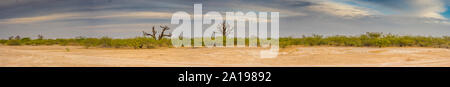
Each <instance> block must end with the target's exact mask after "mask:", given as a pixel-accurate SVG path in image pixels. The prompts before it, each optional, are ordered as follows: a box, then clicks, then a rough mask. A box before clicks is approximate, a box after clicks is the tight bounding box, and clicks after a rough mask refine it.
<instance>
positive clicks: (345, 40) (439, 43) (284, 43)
mask: <svg viewBox="0 0 450 87" xmlns="http://www.w3.org/2000/svg"><path fill="white" fill-rule="evenodd" d="M195 39H199V40H201V38H195ZM238 40H245V42H246V43H245V45H247V46H248V45H249V44H248V42H249V38H234V43H235V44H236V43H237V41H238ZM279 40H280V43H279V46H280V47H281V48H285V47H288V46H292V45H302V46H352V47H437V48H449V47H450V37H449V36H443V37H424V36H398V35H393V34H382V33H366V34H362V35H358V36H343V35H336V36H327V37H325V36H322V35H312V36H303V37H301V38H292V37H284V38H280V39H279ZM191 41H192V45H193V43H194V39H191ZM223 42H226V41H223ZM201 43H202V44H203V46H204V45H205V43H203V42H201ZM0 44H5V45H11V46H17V45H32V46H39V45H61V46H83V47H85V48H91V47H100V48H134V49H142V48H146V49H151V48H157V47H171V46H172V44H171V40H170V39H169V38H161V39H159V40H156V39H154V38H147V37H135V38H128V39H113V38H109V37H102V38H85V37H76V38H70V39H30V38H27V37H24V38H20V39H11V40H0ZM257 44H258V46H259V45H260V43H259V42H258V43H257Z"/></svg>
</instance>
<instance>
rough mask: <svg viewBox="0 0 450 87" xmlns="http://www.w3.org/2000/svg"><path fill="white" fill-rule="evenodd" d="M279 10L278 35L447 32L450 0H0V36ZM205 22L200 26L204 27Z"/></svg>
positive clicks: (121, 31)
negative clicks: (197, 13)
mask: <svg viewBox="0 0 450 87" xmlns="http://www.w3.org/2000/svg"><path fill="white" fill-rule="evenodd" d="M194 4H203V12H204V13H206V12H208V11H218V12H221V13H224V12H237V11H242V12H249V11H253V12H280V36H282V37H301V36H302V35H311V34H322V35H325V36H328V35H359V34H363V33H365V32H384V33H392V34H398V35H422V36H450V21H449V19H450V0H0V39H2V38H3V39H4V38H8V37H9V36H15V35H20V36H23V37H32V38H36V37H37V35H39V34H42V35H44V36H45V37H46V38H73V37H77V36H85V37H102V36H108V37H113V38H131V37H136V36H141V35H142V34H141V33H142V31H151V27H152V26H159V25H168V26H169V27H171V28H172V29H174V28H175V27H177V26H178V25H173V24H170V19H171V16H172V14H173V13H175V12H178V11H185V12H188V13H191V14H192V13H193V5H194ZM205 28H206V27H205Z"/></svg>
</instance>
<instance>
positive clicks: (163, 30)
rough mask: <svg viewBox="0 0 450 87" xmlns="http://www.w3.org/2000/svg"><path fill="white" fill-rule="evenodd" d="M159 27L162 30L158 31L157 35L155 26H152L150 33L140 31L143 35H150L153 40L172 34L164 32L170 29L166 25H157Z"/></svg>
mask: <svg viewBox="0 0 450 87" xmlns="http://www.w3.org/2000/svg"><path fill="white" fill-rule="evenodd" d="M159 27H161V28H162V30H161V32H160V33H159V35H157V34H158V32H157V31H156V30H155V26H153V27H152V32H151V33H147V32H145V31H142V33H143V34H144V37H145V36H150V37H152V38H153V39H155V40H161V39H162V38H164V37H170V36H172V35H171V34H165V32H166V31H167V30H169V29H170V28H169V27H168V26H159Z"/></svg>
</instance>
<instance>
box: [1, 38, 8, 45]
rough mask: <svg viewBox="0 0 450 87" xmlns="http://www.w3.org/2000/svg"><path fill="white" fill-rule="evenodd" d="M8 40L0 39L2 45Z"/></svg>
mask: <svg viewBox="0 0 450 87" xmlns="http://www.w3.org/2000/svg"><path fill="white" fill-rule="evenodd" d="M6 42H8V40H3V39H1V40H0V44H1V45H3V44H6Z"/></svg>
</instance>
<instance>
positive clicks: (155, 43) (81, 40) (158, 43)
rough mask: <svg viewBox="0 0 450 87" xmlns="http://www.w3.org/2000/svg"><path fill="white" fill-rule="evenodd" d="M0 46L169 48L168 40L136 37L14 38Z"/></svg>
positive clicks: (2, 42)
mask: <svg viewBox="0 0 450 87" xmlns="http://www.w3.org/2000/svg"><path fill="white" fill-rule="evenodd" d="M0 43H1V44H4V45H9V46H20V45H30V46H41V45H60V46H84V47H85V48H90V47H101V48H135V49H138V48H156V47H170V46H171V43H170V39H166V38H163V39H160V40H155V39H153V38H147V37H136V38H128V39H112V38H109V37H102V38H85V37H77V38H73V39H72V38H71V39H42V38H39V39H30V38H28V37H26V38H14V39H9V40H0Z"/></svg>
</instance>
